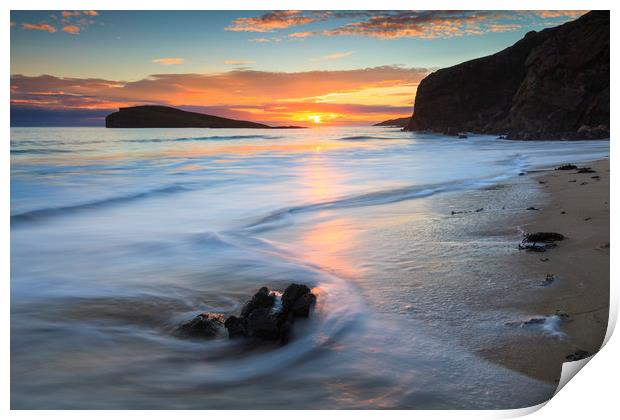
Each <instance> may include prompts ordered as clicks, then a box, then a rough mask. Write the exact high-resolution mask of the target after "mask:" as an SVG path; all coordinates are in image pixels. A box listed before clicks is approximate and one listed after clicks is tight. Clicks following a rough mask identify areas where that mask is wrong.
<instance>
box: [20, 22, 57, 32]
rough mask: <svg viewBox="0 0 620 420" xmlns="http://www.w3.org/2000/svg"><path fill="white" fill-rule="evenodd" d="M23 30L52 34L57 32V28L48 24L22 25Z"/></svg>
mask: <svg viewBox="0 0 620 420" xmlns="http://www.w3.org/2000/svg"><path fill="white" fill-rule="evenodd" d="M22 29H29V30H35V31H47V32H50V33H54V32H56V28H55V27H53V26H52V25H48V24H47V23H22Z"/></svg>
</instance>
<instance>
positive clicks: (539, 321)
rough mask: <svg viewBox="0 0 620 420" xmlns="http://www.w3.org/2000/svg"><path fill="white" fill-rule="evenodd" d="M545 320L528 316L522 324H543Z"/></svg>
mask: <svg viewBox="0 0 620 420" xmlns="http://www.w3.org/2000/svg"><path fill="white" fill-rule="evenodd" d="M545 321H546V318H530V319H528V320H527V321H524V322H523V324H522V325H524V326H527V325H540V324H544V323H545Z"/></svg>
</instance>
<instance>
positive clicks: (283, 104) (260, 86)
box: [11, 66, 429, 122]
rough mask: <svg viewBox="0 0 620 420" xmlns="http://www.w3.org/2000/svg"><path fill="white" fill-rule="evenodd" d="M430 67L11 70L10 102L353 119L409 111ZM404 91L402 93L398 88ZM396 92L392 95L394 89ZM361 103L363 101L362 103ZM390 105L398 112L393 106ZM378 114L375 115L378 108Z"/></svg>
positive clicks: (260, 118) (276, 117)
mask: <svg viewBox="0 0 620 420" xmlns="http://www.w3.org/2000/svg"><path fill="white" fill-rule="evenodd" d="M428 73H429V70H428V69H423V68H405V67H396V66H381V67H371V68H362V69H355V70H335V71H307V72H295V73H282V72H266V71H256V70H248V69H239V70H232V71H228V72H224V73H209V74H192V73H187V74H173V73H171V74H154V75H151V76H149V77H147V78H144V79H141V80H137V81H131V82H126V81H118V80H106V79H85V78H62V77H56V76H50V75H43V76H23V75H13V76H12V77H11V106H12V107H20V108H37V109H115V108H118V107H121V106H133V105H139V104H162V105H170V106H182V107H211V108H213V109H216V108H217V109H222V110H227V111H226V113H219V114H217V113H215V112H214V113H215V114H216V115H223V116H229V117H231V118H248V117H249V116H252V118H249V119H253V120H256V121H266V122H269V121H272V122H273V121H290V120H292V119H294V118H298V117H299V115H303V113H304V112H313V111H316V112H328V113H337V114H342V115H343V117H342V118H341V120H342V121H344V120H345V117H344V115H348V114H350V113H359V115H357V116H356V115H348V116H347V117H346V118H348V119H347V120H348V121H353V120H355V119H357V118H363V117H364V115H365V116H367V117H368V120H374V119H377V118H382V117H383V116H384V115H385V116H386V117H389V116H390V115H400V114H402V112H403V110H404V109H407V110H408V111H407V112H409V111H410V108H411V104H412V101H413V96H414V94H415V90H416V86H417V84H418V83H419V82H420V80H421V79H422V78H423V77H425V76H426V75H427V74H428ZM396 94H400V95H402V99H400V98H399V99H397V100H395V98H394V97H393V95H396ZM389 95H392V96H389ZM355 107H358V108H355ZM391 111H394V112H393V113H392V112H391ZM371 114H372V115H371Z"/></svg>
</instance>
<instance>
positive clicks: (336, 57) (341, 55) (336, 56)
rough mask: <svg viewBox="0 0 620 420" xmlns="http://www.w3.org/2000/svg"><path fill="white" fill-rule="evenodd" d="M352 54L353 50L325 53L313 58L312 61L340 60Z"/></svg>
mask: <svg viewBox="0 0 620 420" xmlns="http://www.w3.org/2000/svg"><path fill="white" fill-rule="evenodd" d="M351 54H353V51H347V52H339V53H334V54H328V55H324V56H323V57H317V58H311V59H310V61H333V60H339V59H341V58H344V57H349V56H350V55H351Z"/></svg>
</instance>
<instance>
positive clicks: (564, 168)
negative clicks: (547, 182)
mask: <svg viewBox="0 0 620 420" xmlns="http://www.w3.org/2000/svg"><path fill="white" fill-rule="evenodd" d="M573 169H577V165H573V164H571V163H569V164H566V165H561V166H558V167H557V168H555V170H556V171H572V170H573Z"/></svg>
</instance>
